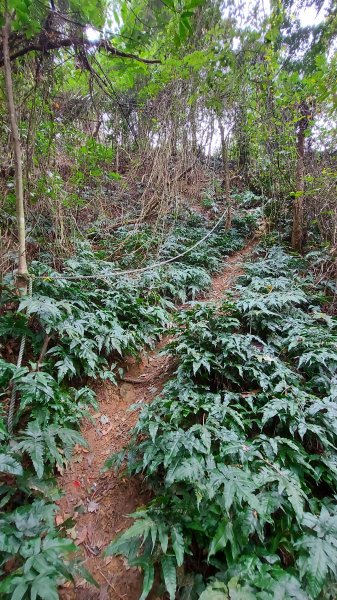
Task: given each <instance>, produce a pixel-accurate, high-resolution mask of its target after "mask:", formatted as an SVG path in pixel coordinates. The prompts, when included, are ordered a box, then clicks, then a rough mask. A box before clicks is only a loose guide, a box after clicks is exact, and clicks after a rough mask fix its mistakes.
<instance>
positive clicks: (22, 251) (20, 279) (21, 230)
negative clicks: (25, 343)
mask: <svg viewBox="0 0 337 600" xmlns="http://www.w3.org/2000/svg"><path fill="white" fill-rule="evenodd" d="M9 33H10V16H9V13H8V9H6V15H5V24H4V26H3V28H2V39H3V59H4V71H5V85H6V95H7V106H8V114H9V123H10V131H11V137H12V144H13V154H14V166H15V195H16V218H17V223H18V240H19V249H18V269H17V287H18V289H19V291H20V293H21V294H25V293H27V262H26V227H25V210H24V197H23V179H22V155H21V145H20V134H19V129H18V124H17V118H16V110H15V103H14V94H13V80H12V69H11V62H10V57H9V45H8V39H9Z"/></svg>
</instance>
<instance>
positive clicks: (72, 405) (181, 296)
mask: <svg viewBox="0 0 337 600" xmlns="http://www.w3.org/2000/svg"><path fill="white" fill-rule="evenodd" d="M243 222H244V219H243ZM186 230H187V231H190V234H187V235H186V236H185V238H184V244H185V245H184V248H186V247H188V246H189V245H191V243H193V241H195V240H196V239H198V236H202V235H204V232H205V231H207V229H205V228H201V227H200V228H198V229H197V231H194V224H193V220H192V222H188V223H187V227H186V228H185V233H186ZM176 235H180V230H178V229H177V230H176ZM226 236H227V237H226V238H224V240H223V241H222V246H221V252H222V254H221V252H220V251H219V250H218V249H217V248H216V247H215V246H214V245H212V244H213V242H210V243H209V245H208V252H209V256H211V255H212V252H213V250H214V252H213V254H214V255H215V254H216V256H217V260H219V261H220V260H221V256H225V255H226V254H229V253H230V252H232V251H233V250H234V249H235V248H236V246H240V245H242V243H243V238H242V237H240V238H238V233H237V232H236V231H230V232H228V233H226ZM199 239H200V237H199ZM225 239H226V240H227V241H225ZM134 241H135V244H136V245H138V244H139V240H138V239H137V240H134ZM179 244H180V242H179V241H176V245H174V244H173V243H172V246H171V256H174V255H175V254H176V252H177V248H178V247H180V246H179ZM226 244H227V246H226ZM235 244H236V245H235ZM131 247H132V244H131V239H130V251H131ZM212 248H213V250H212ZM167 252H168V249H167V248H166V249H165V256H168V254H167ZM163 254H164V252H163ZM205 256H206V255H205ZM161 258H163V256H161ZM211 264H212V263H211ZM211 264H207V261H206V259H204V261H203V262H202V264H201V263H200V264H197V265H193V261H192V264H191V265H190V264H189V263H183V262H180V263H179V264H175V263H172V264H171V265H169V266H168V267H166V268H162V269H160V270H158V271H153V272H152V271H149V272H146V273H143V274H140V275H139V276H138V277H136V278H128V277H126V276H119V277H116V276H114V271H116V267H120V264H118V263H111V262H109V261H107V260H104V255H102V253H101V252H98V253H95V252H93V251H92V250H91V249H90V248H89V247H88V246H85V245H84V246H81V247H80V248H79V252H78V254H77V256H75V257H73V258H72V259H69V260H68V261H67V262H66V263H65V265H64V272H63V274H60V273H58V272H56V271H54V270H53V269H52V268H50V267H47V266H46V265H43V264H41V263H34V264H33V265H32V270H33V272H34V274H35V275H36V276H37V277H36V279H35V281H34V288H33V295H32V297H31V298H30V297H25V298H24V299H21V301H18V299H17V296H16V294H15V292H14V290H13V288H12V287H11V285H10V282H9V283H8V285H7V287H6V288H5V290H4V293H3V296H2V314H1V317H0V334H1V339H2V344H3V346H2V349H3V354H2V356H3V357H0V387H1V389H2V390H4V391H3V392H2V394H1V395H2V397H3V398H4V399H8V397H9V395H10V390H11V388H12V386H13V385H15V388H16V393H17V398H18V399H17V407H16V412H15V419H14V429H15V432H16V435H15V436H14V438H13V439H11V438H10V436H9V434H8V431H7V428H6V424H5V419H4V415H3V418H2V420H1V419H0V436H1V437H0V442H1V448H0V473H2V485H1V487H0V503H1V508H2V510H3V514H4V517H3V529H2V534H1V535H2V537H1V541H0V553H1V566H0V568H1V569H2V570H1V571H0V577H1V576H2V581H1V582H0V595H1V594H2V596H1V597H7V595H9V596H11V597H12V598H13V599H15V600H20V599H21V598H25V597H31V598H37V597H41V598H46V597H47V596H48V598H49V597H50V596H51V597H55V598H56V597H57V583H58V581H59V580H60V579H62V578H68V579H71V578H72V577H73V574H74V573H75V572H77V570H78V569H79V565H78V563H76V562H73V561H72V562H71V561H68V560H66V562H64V561H63V559H62V556H63V555H67V553H68V552H70V551H71V550H74V546H73V545H72V544H70V543H69V542H68V541H67V540H66V539H65V538H64V535H63V530H60V529H59V528H57V527H55V525H54V524H53V523H52V522H53V519H52V517H51V515H53V514H54V513H55V510H56V505H55V504H53V500H55V499H56V497H57V496H55V490H54V488H53V485H54V484H53V475H54V470H55V467H58V468H59V469H62V468H64V466H65V465H66V464H67V462H68V461H69V460H70V457H71V452H72V449H73V447H74V445H75V444H80V445H85V441H84V440H83V438H82V437H81V435H80V434H79V433H78V431H77V429H78V424H79V422H80V420H81V419H82V418H83V417H85V416H88V415H89V409H90V407H95V406H96V400H95V395H94V393H93V391H92V390H91V389H90V388H89V387H87V385H86V383H87V379H88V378H96V377H100V378H102V379H109V380H111V381H113V382H116V373H117V372H118V365H119V362H120V360H121V359H122V358H123V357H125V356H126V355H134V356H137V355H138V353H139V351H140V350H141V349H142V348H143V347H145V346H147V347H151V345H152V344H153V343H154V341H155V340H156V338H158V336H159V335H160V334H161V333H162V332H163V330H164V329H165V327H166V326H167V324H168V322H169V320H170V318H171V317H170V313H171V312H172V310H173V308H174V305H173V304H172V300H178V301H180V302H184V301H185V300H186V299H191V298H194V297H195V296H196V294H198V293H200V292H201V291H203V290H205V289H207V288H208V287H209V286H210V283H211V281H210V277H209V271H210V270H211ZM74 275H76V276H78V275H83V276H84V277H85V276H90V277H91V276H93V279H91V278H89V279H71V278H70V279H68V278H67V277H71V276H74ZM105 276H108V277H107V278H105ZM22 335H25V336H26V340H27V341H26V354H25V357H26V359H25V361H24V366H19V367H18V366H16V364H14V363H13V362H10V361H9V360H7V358H8V356H10V355H11V354H12V356H14V357H15V359H16V356H17V352H18V346H19V342H20V339H21V337H22ZM8 349H11V354H8ZM13 349H14V352H13ZM5 357H6V358H5ZM41 536H42V538H43V542H42V543H41V540H40V538H41ZM39 540H40V541H39ZM8 571H10V574H9V575H7V573H8ZM87 576H88V575H87ZM47 590H48V593H47ZM48 594H49V595H48Z"/></svg>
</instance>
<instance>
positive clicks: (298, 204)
mask: <svg viewBox="0 0 337 600" xmlns="http://www.w3.org/2000/svg"><path fill="white" fill-rule="evenodd" d="M310 112H311V111H310V108H309V106H308V105H307V103H306V102H302V103H301V105H300V121H299V123H298V129H297V144H296V149H297V161H296V190H295V199H294V205H293V226H292V234H291V246H292V248H293V249H294V250H296V251H297V252H301V250H302V245H303V238H304V174H305V172H304V155H305V133H306V131H307V129H308V126H309V117H310Z"/></svg>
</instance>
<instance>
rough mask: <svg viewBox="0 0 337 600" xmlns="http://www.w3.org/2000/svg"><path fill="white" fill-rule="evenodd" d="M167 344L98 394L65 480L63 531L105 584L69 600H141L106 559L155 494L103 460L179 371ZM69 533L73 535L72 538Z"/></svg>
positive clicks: (218, 285) (229, 279) (82, 585)
mask: <svg viewBox="0 0 337 600" xmlns="http://www.w3.org/2000/svg"><path fill="white" fill-rule="evenodd" d="M255 245H256V241H254V240H253V241H251V242H250V243H249V244H248V245H247V246H246V247H245V248H244V249H243V250H241V251H240V252H237V253H236V254H234V255H233V256H231V257H230V258H228V259H227V260H226V264H225V268H224V269H223V271H222V272H221V273H220V274H219V275H217V276H215V277H214V278H213V285H212V288H211V290H210V292H209V294H207V297H205V298H204V300H205V301H206V300H207V301H208V300H211V301H218V300H220V299H221V298H222V296H223V294H224V292H225V291H226V290H227V289H229V288H230V287H231V286H232V285H233V283H234V282H235V279H236V278H237V277H238V276H239V275H241V274H242V272H243V270H242V268H241V266H240V264H241V263H242V261H243V260H244V259H245V258H246V257H247V256H248V255H249V254H251V252H252V250H253V248H254V246H255ZM164 345H165V340H162V341H161V342H160V343H159V344H158V346H157V347H156V349H155V350H153V351H151V352H148V353H143V354H142V356H141V360H140V362H139V363H138V364H137V363H136V362H135V361H128V362H127V363H126V364H125V371H126V374H125V377H124V381H121V382H120V384H119V385H118V386H117V387H116V386H114V385H112V384H111V383H109V382H104V383H102V384H101V385H100V386H99V387H98V388H97V389H96V392H97V398H98V402H99V412H97V413H95V414H94V415H93V421H92V422H90V421H87V422H86V423H84V424H83V427H82V434H83V436H84V438H85V439H86V440H87V442H88V447H89V449H88V450H85V449H83V448H78V449H77V452H76V453H75V455H74V458H73V460H72V462H71V464H70V465H69V467H68V468H67V470H66V471H65V473H64V474H63V475H62V477H60V480H59V484H60V487H61V488H62V489H63V490H64V493H65V495H64V497H63V498H62V500H61V501H60V513H59V515H58V517H57V519H58V523H61V522H63V520H65V519H67V518H69V517H73V519H74V522H75V525H74V527H73V528H72V529H71V530H70V535H71V536H72V537H73V539H74V541H75V543H76V544H77V545H78V546H79V548H81V549H82V554H84V555H85V567H86V568H87V569H88V570H89V571H90V573H92V574H93V576H94V577H95V579H96V580H97V582H98V583H99V586H100V587H99V589H97V588H95V587H94V586H92V585H89V584H88V583H86V582H85V581H84V580H80V581H78V582H77V585H76V587H75V588H74V586H73V585H69V586H68V587H67V586H64V587H63V588H62V589H61V598H62V599H63V600H78V599H80V600H121V599H123V600H138V598H139V596H140V593H141V588H142V575H141V573H140V571H139V570H138V569H136V568H130V567H129V566H128V564H127V562H126V561H125V560H124V559H123V558H119V557H106V558H105V557H104V556H103V551H104V549H105V548H106V547H107V545H108V544H109V542H110V541H111V540H112V539H114V537H115V536H116V535H117V534H118V533H119V532H120V531H122V530H123V529H125V528H126V527H127V526H129V525H130V524H131V522H132V521H131V519H130V518H129V517H128V516H127V515H128V514H130V513H132V512H134V511H135V510H136V509H137V508H138V507H140V506H142V505H143V504H145V503H146V502H147V500H148V499H149V497H150V492H149V490H148V489H147V486H146V483H145V481H143V480H142V479H141V478H140V477H133V478H131V479H126V478H123V477H120V476H116V475H114V474H113V472H111V471H109V472H108V473H104V474H102V473H101V469H102V466H103V465H104V462H105V460H106V459H107V458H108V457H109V456H110V455H111V454H112V453H113V452H116V451H118V450H120V449H121V448H122V447H123V446H125V444H126V442H127V440H128V436H129V431H130V429H131V428H132V427H133V425H134V424H135V421H136V418H137V414H136V413H135V412H130V411H128V409H129V407H130V406H131V405H132V404H134V403H135V402H140V403H143V402H151V400H152V399H153V398H154V397H155V396H156V395H157V394H158V392H160V390H161V389H162V387H163V384H164V383H165V381H166V380H167V379H168V378H169V376H170V375H171V374H172V371H173V370H174V366H173V365H172V361H171V360H170V359H169V357H164V356H162V355H160V354H159V351H160V349H161V348H162V347H163V346H164ZM68 533H69V532H68ZM157 600H159V599H157Z"/></svg>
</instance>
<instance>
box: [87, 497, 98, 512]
mask: <svg viewBox="0 0 337 600" xmlns="http://www.w3.org/2000/svg"><path fill="white" fill-rule="evenodd" d="M98 510H99V504H98V503H97V502H94V501H93V500H90V502H88V512H90V513H92V512H97V511H98Z"/></svg>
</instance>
